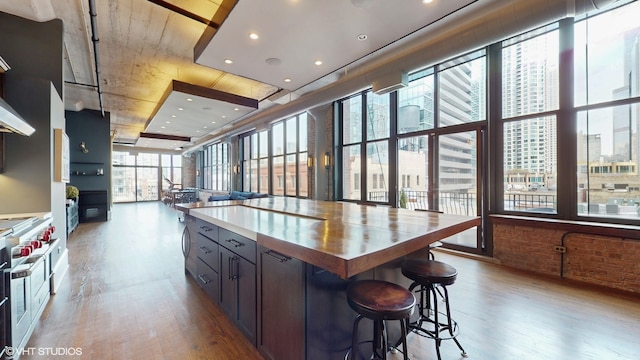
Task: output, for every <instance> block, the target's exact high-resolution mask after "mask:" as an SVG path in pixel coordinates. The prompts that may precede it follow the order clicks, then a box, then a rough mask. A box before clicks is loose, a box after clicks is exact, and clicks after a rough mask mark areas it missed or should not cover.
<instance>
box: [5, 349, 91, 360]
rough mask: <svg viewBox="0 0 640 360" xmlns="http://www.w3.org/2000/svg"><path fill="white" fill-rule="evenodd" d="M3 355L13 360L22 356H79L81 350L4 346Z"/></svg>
mask: <svg viewBox="0 0 640 360" xmlns="http://www.w3.org/2000/svg"><path fill="white" fill-rule="evenodd" d="M4 353H5V354H6V355H7V359H13V358H14V357H15V356H22V355H47V356H81V355H82V348H73V347H55V348H54V347H26V348H15V347H13V346H5V347H4Z"/></svg>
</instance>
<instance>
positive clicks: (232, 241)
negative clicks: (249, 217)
mask: <svg viewBox="0 0 640 360" xmlns="http://www.w3.org/2000/svg"><path fill="white" fill-rule="evenodd" d="M227 242H228V243H230V244H232V245H233V246H234V247H240V246H244V244H243V243H241V242H240V241H238V240H236V239H229V240H227Z"/></svg>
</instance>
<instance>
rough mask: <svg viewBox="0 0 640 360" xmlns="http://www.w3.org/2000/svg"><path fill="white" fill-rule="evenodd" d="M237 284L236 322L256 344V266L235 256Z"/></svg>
mask: <svg viewBox="0 0 640 360" xmlns="http://www.w3.org/2000/svg"><path fill="white" fill-rule="evenodd" d="M234 261H235V264H233V265H232V267H233V266H235V267H236V269H235V270H236V275H237V277H236V279H235V281H236V286H237V290H238V308H237V309H238V310H237V313H236V319H235V320H236V323H237V324H238V327H239V328H240V330H242V332H244V333H245V335H246V336H247V338H249V341H251V343H252V344H253V346H255V345H256V266H255V264H252V263H250V262H249V261H247V260H246V259H244V258H242V257H240V256H237V255H236V258H235V260H234Z"/></svg>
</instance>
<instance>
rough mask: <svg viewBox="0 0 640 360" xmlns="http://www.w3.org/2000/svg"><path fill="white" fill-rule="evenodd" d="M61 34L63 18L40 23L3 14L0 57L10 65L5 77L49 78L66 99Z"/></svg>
mask: <svg viewBox="0 0 640 360" xmlns="http://www.w3.org/2000/svg"><path fill="white" fill-rule="evenodd" d="M62 34H63V25H62V20H60V19H54V20H50V21H47V22H42V23H39V22H36V21H32V20H29V19H25V18H21V17H19V16H15V15H11V14H7V13H3V12H0V39H2V40H1V41H0V54H1V55H2V58H3V59H4V60H5V61H6V62H7V63H8V64H9V66H11V69H10V70H9V71H8V72H7V73H6V74H5V75H6V77H7V79H8V78H10V77H13V76H16V77H25V78H26V77H33V78H41V79H47V80H49V81H51V82H52V83H53V86H54V87H55V89H56V91H57V92H58V95H60V97H61V98H62V99H64V91H63V86H64V80H63V77H62V76H63V75H62V74H63V65H62V61H63V56H62V50H63V39H62ZM5 90H6V92H7V93H8V92H9V91H11V89H10V88H7V89H5Z"/></svg>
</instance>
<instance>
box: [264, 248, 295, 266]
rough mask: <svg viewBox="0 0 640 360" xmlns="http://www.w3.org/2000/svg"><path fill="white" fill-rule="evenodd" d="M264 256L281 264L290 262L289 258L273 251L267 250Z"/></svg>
mask: <svg viewBox="0 0 640 360" xmlns="http://www.w3.org/2000/svg"><path fill="white" fill-rule="evenodd" d="M265 254H267V255H269V256H271V257H272V258H274V259H276V260H278V261H279V262H281V263H283V262H287V261H289V260H291V258H290V257H289V256H286V255H282V254H280V253H279V252H275V251H273V250H267V251H265Z"/></svg>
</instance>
